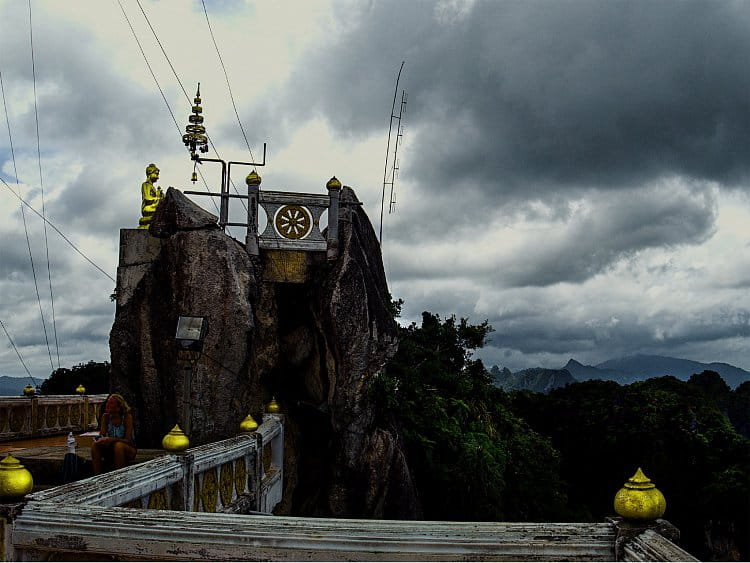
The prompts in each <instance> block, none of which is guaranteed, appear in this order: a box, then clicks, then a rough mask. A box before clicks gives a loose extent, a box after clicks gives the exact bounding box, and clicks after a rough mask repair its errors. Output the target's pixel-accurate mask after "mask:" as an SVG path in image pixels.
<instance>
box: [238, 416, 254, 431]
mask: <svg viewBox="0 0 750 563" xmlns="http://www.w3.org/2000/svg"><path fill="white" fill-rule="evenodd" d="M257 429H258V423H257V422H255V419H254V418H253V417H252V415H251V414H248V415H247V416H246V417H245V418H244V419H243V420H242V422H240V432H255V431H256V430H257Z"/></svg>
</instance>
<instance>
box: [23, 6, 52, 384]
mask: <svg viewBox="0 0 750 563" xmlns="http://www.w3.org/2000/svg"><path fill="white" fill-rule="evenodd" d="M28 4H29V42H30V44H31V75H32V77H33V84H34V117H35V119H36V155H37V163H38V164H39V187H40V188H41V190H42V218H44V217H45V216H46V210H45V205H44V179H43V176H42V149H41V147H40V141H39V110H38V108H37V95H36V64H35V61H34V26H33V24H32V17H31V0H28ZM16 178H18V177H16ZM44 250H45V252H46V255H47V280H48V281H49V299H50V306H51V309H52V330H53V333H54V335H55V349H56V351H57V367H58V368H59V367H60V346H59V344H58V342H57V321H56V319H55V294H54V292H53V291H52V268H51V267H50V263H49V241H48V239H47V223H46V222H45V223H44ZM44 336H45V338H46V337H47V329H46V328H45V330H44ZM47 348H49V342H47ZM48 352H49V350H48ZM49 363H50V365H51V366H52V369H53V370H54V369H55V366H54V365H53V364H52V353H51V352H50V355H49Z"/></svg>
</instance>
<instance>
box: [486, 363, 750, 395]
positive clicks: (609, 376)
mask: <svg viewBox="0 0 750 563" xmlns="http://www.w3.org/2000/svg"><path fill="white" fill-rule="evenodd" d="M704 371H715V372H716V373H718V374H719V375H720V376H721V377H722V379H724V381H725V382H726V384H727V385H729V387H731V388H732V389H736V388H737V387H738V386H739V385H740V384H742V383H744V382H745V381H750V372H748V371H746V370H744V369H742V368H738V367H736V366H733V365H731V364H727V363H723V362H712V363H710V364H706V363H703V362H696V361H693V360H684V359H682V358H673V357H670V356H656V355H645V354H638V355H634V356H626V357H623V358H615V359H611V360H607V361H605V362H602V363H600V364H597V365H595V366H587V365H584V364H582V363H581V362H579V361H577V360H574V359H572V358H571V359H570V360H568V363H567V364H565V366H564V367H562V368H560V369H548V368H529V369H523V370H520V371H516V372H511V371H510V370H509V369H508V368H502V370H501V369H500V368H499V367H497V366H492V369H491V370H490V374H491V375H492V378H493V383H494V384H495V386H497V387H501V388H503V389H505V390H506V391H517V390H520V389H528V390H530V391H536V392H538V393H549V392H550V391H551V390H552V389H556V388H557V387H564V386H565V385H569V384H570V383H575V382H578V381H589V380H592V379H597V380H604V381H615V382H617V383H619V384H620V385H629V384H631V383H635V382H636V381H644V380H646V379H650V378H652V377H661V376H664V375H672V376H674V377H676V378H677V379H681V380H683V381H687V380H688V379H690V376H691V375H693V374H696V373H702V372H704Z"/></svg>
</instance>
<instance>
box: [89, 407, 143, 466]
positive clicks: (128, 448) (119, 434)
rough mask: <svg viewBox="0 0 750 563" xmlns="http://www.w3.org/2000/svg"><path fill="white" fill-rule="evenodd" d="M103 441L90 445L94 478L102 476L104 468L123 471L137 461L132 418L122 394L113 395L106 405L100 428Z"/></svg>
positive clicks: (100, 439) (98, 440)
mask: <svg viewBox="0 0 750 563" xmlns="http://www.w3.org/2000/svg"><path fill="white" fill-rule="evenodd" d="M99 434H100V436H101V438H99V439H97V440H96V441H95V442H94V443H93V444H92V445H91V464H92V465H93V467H94V475H98V474H100V473H102V472H103V471H104V470H105V468H107V469H106V470H107V471H109V470H111V469H120V468H121V467H125V465H127V463H128V462H129V461H133V460H134V459H135V454H136V453H137V451H138V450H137V449H136V447H135V432H134V430H133V415H132V414H130V407H129V406H128V403H127V402H126V401H125V399H124V398H123V397H122V395H120V394H118V393H112V394H110V395H109V397H107V401H106V402H105V403H104V414H102V417H101V427H100V429H99Z"/></svg>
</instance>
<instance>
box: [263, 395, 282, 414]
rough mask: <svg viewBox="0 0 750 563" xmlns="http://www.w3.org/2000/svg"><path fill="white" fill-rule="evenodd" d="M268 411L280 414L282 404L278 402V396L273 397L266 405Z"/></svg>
mask: <svg viewBox="0 0 750 563" xmlns="http://www.w3.org/2000/svg"><path fill="white" fill-rule="evenodd" d="M266 412H267V413H269V414H279V413H280V412H281V406H280V405H279V403H277V402H276V397H271V402H270V403H268V404H267V405H266Z"/></svg>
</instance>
